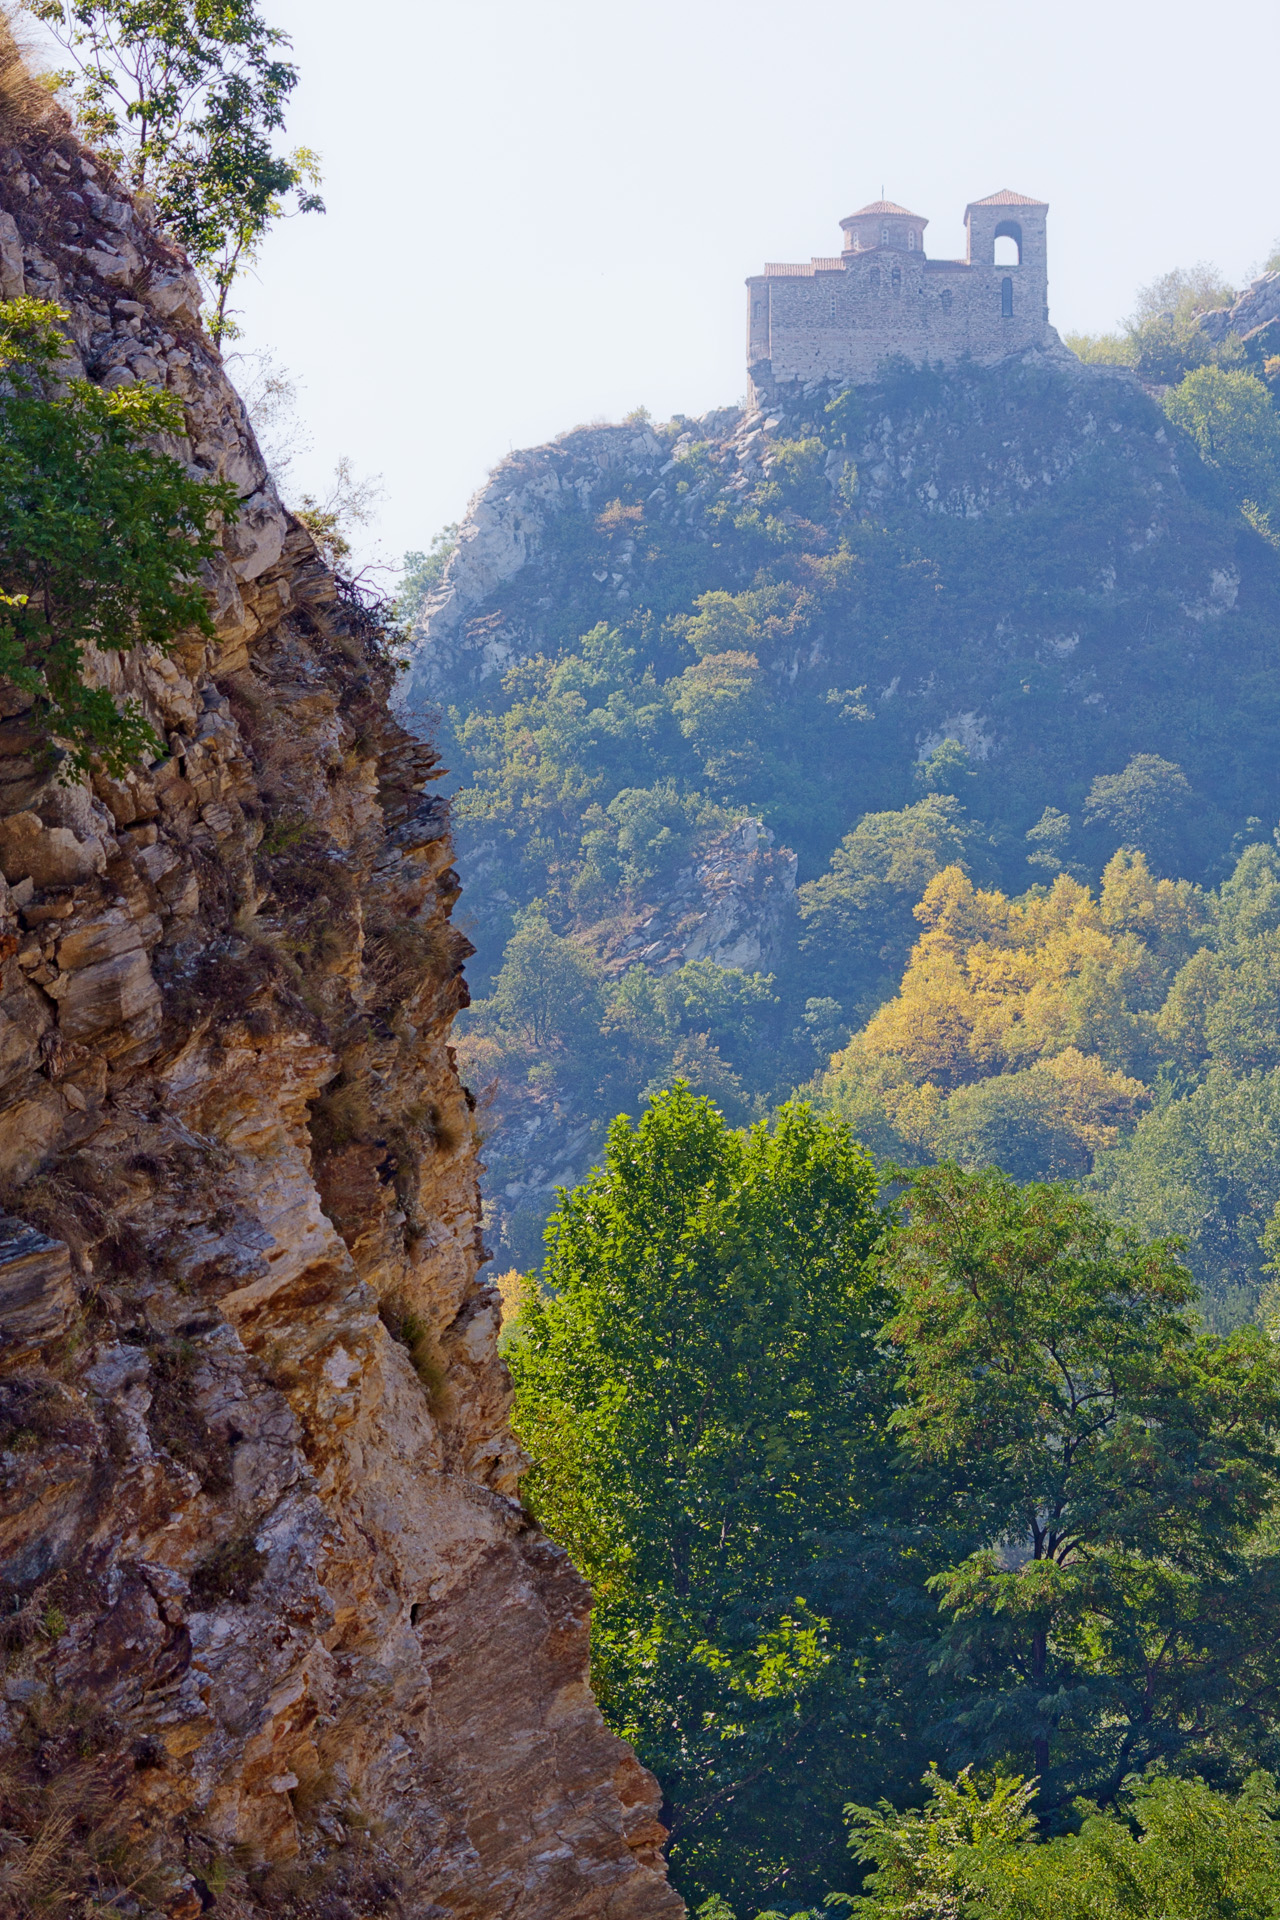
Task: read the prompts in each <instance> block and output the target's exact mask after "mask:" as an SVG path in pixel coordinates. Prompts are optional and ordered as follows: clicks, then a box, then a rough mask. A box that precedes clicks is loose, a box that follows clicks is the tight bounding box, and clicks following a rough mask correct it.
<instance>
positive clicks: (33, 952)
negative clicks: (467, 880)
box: [0, 120, 683, 1920]
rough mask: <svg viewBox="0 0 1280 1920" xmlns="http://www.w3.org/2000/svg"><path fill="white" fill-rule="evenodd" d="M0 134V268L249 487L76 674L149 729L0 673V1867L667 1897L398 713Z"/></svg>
mask: <svg viewBox="0 0 1280 1920" xmlns="http://www.w3.org/2000/svg"><path fill="white" fill-rule="evenodd" d="M9 140H10V144H9V145H8V147H7V148H5V149H4V150H3V151H0V201H2V202H3V207H4V213H3V216H0V274H2V275H3V279H2V280H0V290H3V291H4V292H6V293H9V294H12V293H14V292H16V291H18V290H19V289H20V288H21V287H25V288H26V290H28V291H31V292H36V293H39V294H41V295H42V296H45V297H48V298H51V299H56V300H58V301H59V302H60V303H61V304H62V305H63V306H64V307H65V308H66V310H67V311H68V313H69V316H70V321H69V325H70V331H71V334H72V337H73V342H74V348H75V352H76V354H77V356H78V359H79V363H80V366H81V367H82V368H83V370H84V371H85V372H86V373H87V374H88V375H89V377H91V378H92V379H95V380H98V381H102V382H112V383H117V384H118V383H121V382H131V381H147V382H152V383H155V384H163V385H165V386H167V387H168V388H170V389H171V390H172V391H173V392H175V393H176V394H178V395H179V396H180V398H181V400H182V402H183V406H184V409H185V418H186V440H185V442H184V443H183V444H182V446H181V448H180V452H181V455H182V457H183V458H184V459H185V460H186V461H187V462H188V463H189V465H190V466H191V467H192V468H193V469H196V470H198V471H200V472H204V473H208V474H211V475H218V476H220V477H223V478H228V479H230V480H231V481H232V482H233V483H234V485H235V487H236V489H237V491H238V492H239V495H240V497H241V501H242V511H241V513H240V516H239V518H238V520H237V521H236V523H235V525H234V526H232V527H230V528H229V529H228V530H227V533H226V537H225V543H224V544H225V553H224V557H223V560H222V561H221V562H220V564H219V565H218V566H217V568H216V569H214V570H213V572H212V574H211V577H210V581H209V587H210V595H211V604H212V605H213V606H214V608H215V610H216V620H217V639H216V642H214V643H212V644H206V643H205V641H204V640H203V639H201V638H199V637H198V636H197V637H194V638H192V640H191V641H190V643H189V644H183V645H179V646H178V647H176V648H175V649H174V651H173V652H172V654H171V655H170V656H169V657H167V658H159V657H149V658H130V659H128V660H126V662H125V664H124V666H123V668H122V669H121V671H120V674H119V678H118V680H117V682H116V684H117V685H118V686H119V688H120V690H121V691H127V692H130V693H132V694H134V695H135V696H136V697H137V698H138V699H139V700H140V701H141V702H142V704H143V707H144V709H145V711H146V713H147V714H148V716H149V718H150V719H151V722H152V724H153V726H154V727H155V728H156V731H157V732H158V733H159V735H160V736H161V737H162V738H163V739H164V741H165V742H166V751H165V753H164V755H163V757H161V758H159V759H157V760H155V761H154V762H153V763H152V764H150V765H149V766H147V767H146V768H140V769H138V770H137V771H136V772H134V773H132V774H130V775H129V776H128V777H127V778H122V779H112V778H107V777H105V776H104V777H100V778H98V779H97V780H95V782H94V783H93V785H92V786H89V785H87V784H85V783H79V784H77V783H75V782H73V783H71V784H69V785H68V784H61V783H60V782H59V780H58V779H57V778H56V777H53V775H52V774H51V772H50V769H49V768H48V766H47V765H46V764H45V763H44V762H43V761H42V758H41V755H40V752H39V750H38V742H37V741H36V738H35V736H34V734H33V732H32V730H31V727H30V725H29V721H28V717H27V714H26V713H25V712H24V711H23V708H22V705H21V703H20V702H19V701H16V700H11V701H10V702H9V703H8V705H7V706H6V707H4V708H3V709H2V710H0V870H2V872H3V880H2V881H0V955H2V956H3V961H2V967H0V1198H2V1200H3V1204H4V1207H5V1209H6V1213H5V1216H4V1217H3V1218H0V1581H2V1582H3V1587H2V1589H0V1601H2V1606H0V1614H2V1616H3V1619H2V1623H0V1635H2V1636H3V1639H4V1645H5V1648H6V1649H7V1660H6V1673H5V1678H4V1683H3V1703H2V1704H0V1801H2V1802H3V1804H2V1805H0V1901H2V1902H4V1903H5V1904H6V1905H7V1906H9V1907H11V1908H13V1910H15V1911H27V1910H29V1906H30V1902H31V1901H32V1900H34V1899H35V1898H36V1896H37V1894H38V1896H39V1899H40V1900H41V1901H42V1902H45V1903H46V1904H50V1905H51V1908H52V1906H56V1905H57V1903H58V1901H59V1900H60V1899H62V1898H64V1897H65V1898H66V1899H67V1900H68V1901H70V1900H72V1899H73V1898H79V1897H81V1896H84V1897H86V1898H88V1897H89V1896H90V1895H91V1896H92V1898H93V1899H94V1900H95V1901H96V1902H97V1903H99V1904H100V1905H111V1906H114V1907H115V1908H117V1909H119V1910H120V1911H122V1912H125V1913H133V1914H136V1913H138V1912H139V1911H140V1910H142V1911H146V1912H150V1911H153V1910H160V1911H164V1912H167V1913H168V1914H170V1915H172V1916H174V1920H178V1917H179V1916H181V1920H195V1916H197V1915H198V1914H199V1913H200V1912H201V1911H202V1910H214V1911H218V1912H221V1913H224V1914H226V1915H228V1916H236V1915H239V1914H248V1913H249V1912H251V1911H256V1910H258V1909H264V1910H266V1911H270V1912H281V1913H297V1914H306V1915H308V1916H316V1917H319V1916H333V1920H346V1917H347V1916H350V1915H354V1914H357V1913H358V1914H360V1915H372V1914H378V1913H403V1914H406V1915H421V1916H424V1917H425V1916H428V1915H444V1914H450V1915H456V1916H475V1920H480V1917H481V1916H485V1917H487V1916H510V1917H511V1920H553V1917H554V1920H568V1917H569V1916H583V1920H585V1917H586V1916H609V1920H632V1917H634V1920H641V1916H658V1915H672V1916H674V1915H676V1914H679V1913H680V1912H682V1911H683V1909H682V1907H681V1904H680V1902H679V1900H678V1899H677V1897H676V1896H675V1894H674V1893H672V1892H671V1891H670V1889H669V1888H668V1887H667V1885H666V1882H665V1878H664V1875H663V1868H662V1861H661V1856H660V1852H659V1848H660V1845H661V1842H662V1839H663V1832H662V1828H661V1827H660V1826H659V1824H658V1821H657V1809H658V1795H657V1789H656V1786H655V1784H654V1782H653V1780H652V1779H651V1778H650V1776H649V1775H648V1774H646V1773H645V1772H644V1771H643V1770H642V1769H641V1768H640V1767H639V1765H638V1764H637V1762H636V1761H635V1759H634V1758H633V1756H632V1755H631V1753H630V1752H629V1750H628V1749H627V1748H626V1747H625V1746H624V1745H623V1743H622V1742H621V1741H619V1740H617V1739H616V1738H615V1737H614V1736H613V1735H612V1734H610V1733H609V1732H608V1731H607V1729H606V1728H605V1726H604V1724H603V1722H602V1720H601V1718H600V1715H599V1713H598V1711H597V1709H596V1706H595V1704H594V1702H593V1700H592V1697H591V1694H590V1692H589V1689H588V1686H587V1682H586V1674H587V1635H588V1611H589V1610H588V1595H587V1592H586V1590H585V1588H584V1586H583V1584H582V1582H581V1581H580V1580H579V1579H578V1577H577V1576H576V1574H575V1573H574V1572H573V1570H572V1568H571V1567H570V1566H569V1565H568V1563H567V1561H566V1559H565V1557H564V1555H563V1553H561V1552H560V1550H559V1549H558V1548H556V1547H555V1546H554V1545H552V1544H551V1543H550V1542H548V1541H547V1540H546V1539H545V1538H544V1537H543V1536H542V1535H541V1534H539V1532H538V1531H537V1529H536V1528H535V1527H534V1526H532V1525H531V1523H530V1522H529V1520H528V1518H527V1517H526V1515H525V1514H524V1512H523V1510H522V1508H521V1506H520V1504H519V1501H518V1499H517V1497H516V1494H517V1485H518V1478H519V1474H520V1470H521V1466H522V1460H521V1456H520V1453H519V1450H518V1448H517V1447H516V1445H515V1443H514V1441H513V1439H512V1436H511V1433H510V1429H509V1427H508V1425H507V1408H508V1400H509V1390H508V1383H507V1379H506V1374H505V1370H504V1368H503V1367H502V1365H501V1362H500V1361H499V1359H498V1357H497V1353H496V1347H495V1341H496V1335H497V1327H498V1297H497V1294H496V1291H495V1290H494V1289H493V1288H492V1287H491V1286H489V1285H488V1284H487V1283H486V1282H485V1281H484V1280H482V1279H480V1278H479V1277H478V1269H479V1267H480V1265H481V1262H482V1259H483V1249H482V1247H481V1246H480V1242H479V1234H478V1201H477V1191H476V1175H477V1160H476V1136H475V1129H474V1124H473V1120H472V1114H471V1105H470V1100H469V1096H468V1094H467V1092H466V1090H465V1089H464V1088H463V1087H462V1086H461V1084H460V1083H459V1080H458V1077H457V1074H456V1072H455V1069H454V1064H453V1059H452V1055H451V1052H450V1049H449V1044H448V1042H449V1031H450V1023H451V1021H452V1019H453V1016H454V1014H455V1012H456V1010H457V1008H458V1007H459V1006H460V1005H463V1004H465V1000H466V989H465V986H464V985H463V980H462V973H461V968H462V963H463V960H464V958H465V956H466V953H467V951H468V949H467V946H466V943H465V941H463V939H462V938H461V936H460V935H459V934H457V933H456V932H455V931H454V930H453V929H452V927H451V925H450V913H451V909H452V907H453V904H454V901H455V900H456V898H457V895H458V891H459V882H458V879H457V876H456V874H455V873H454V870H453V866H452V849H451V843H450V837H449V824H448V810H447V807H446V806H445V805H444V804H443V803H442V802H441V801H439V800H438V799H435V798H433V797H431V794H430V792H429V783H430V782H431V780H432V779H433V778H434V777H435V776H436V775H437V774H438V772H439V769H438V768H437V767H436V765H435V756H434V754H433V752H432V750H431V749H430V747H429V746H427V745H424V744H423V743H421V742H419V741H416V740H414V739H412V738H411V737H410V736H409V735H408V734H407V733H406V732H405V731H404V730H403V729H402V728H401V727H400V726H399V725H397V724H396V722H395V721H394V720H393V719H392V718H391V715H390V712H389V708H388V692H389V688H390V684H391V679H392V674H391V669H390V666H389V664H388V661H387V659H386V656H385V654H384V651H383V648H382V645H381V641H380V637H379V633H378V630H377V628H376V625H375V624H374V623H373V622H372V621H371V620H370V618H369V616H368V615H367V613H366V612H365V610H364V609H363V608H362V606H361V604H360V602H359V600H358V598H356V597H355V596H354V595H353V594H352V593H351V592H350V591H347V590H344V589H343V588H342V587H341V586H340V585H339V583H337V582H336V581H335V580H334V578H333V577H332V576H331V575H330V574H329V573H328V572H327V571H326V570H325V568H324V567H323V566H322V565H321V564H320V562H319V560H318V558H317V555H316V552H315V549H314V547H313V545H312V543H311V541H310V538H309V537H308V535H307V534H306V533H305V531H304V530H303V529H302V528H301V527H299V526H298V525H297V524H296V523H295V522H293V521H291V520H290V518H289V516H288V515H287V514H286V513H285V511H284V510H283V508H282V507H281V505H280V502H279V500H278V498H277V496H276V493H275V490H274V488H273V486H272V483H271V480H270V477H269V475H268V473H267V471H266V469H265V466H264V464H263V461H262V459H261V456H260V454H259V452H258V449H257V446H256V443H255V441H254V437H253V434H252V432H251V430H250V427H249V424H248V422H247V420H246V418H245V414H244V409H243V407H242V406H241V404H240V402H239V400H238V398H237V396H236V395H235V393H234V391H233V390H232V388H231V387H230V386H229V385H228V383H227V381H226V379H225V377H224V375H223V372H222V368H221V365H220V362H219V359H218V355H217V353H216V352H215V351H214V350H213V349H212V348H211V346H210V345H209V343H208V342H207V341H206V340H205V339H204V338H203V336H202V335H201V333H200V331H199V326H198V321H197V308H198V291H197V289H196V287H195V284H194V282H193V281H192V278H191V276H190V274H189V272H188V271H187V269H186V265H185V263H184V262H183V260H182V259H181V258H180V257H179V256H178V255H177V254H176V253H175V252H174V250H173V249H172V247H170V246H169V245H168V244H167V243H166V242H165V241H164V239H163V238H162V237H160V236H158V235H157V234H156V233H154V232H153V231H152V230H151V229H150V228H149V227H148V226H147V224H146V222H145V220H144V219H143V218H142V217H141V216H140V215H139V214H138V212H137V211H136V210H135V209H134V208H133V207H132V206H131V205H130V203H129V201H128V200H127V198H126V197H125V196H124V195H122V194H121V193H120V192H119V191H118V189H117V188H116V186H115V185H114V183H113V182H112V181H111V180H110V179H109V178H108V177H106V176H105V174H104V173H103V172H102V170H101V169H99V168H95V166H94V165H93V164H91V162H90V161H89V160H88V159H87V158H86V156H85V155H84V154H83V153H82V152H81V151H79V150H78V149H77V147H76V145H75V143H74V142H73V140H72V139H71V138H70V137H69V136H68V134H67V133H66V131H65V129H64V128H62V127H61V126H60V125H59V124H58V123H57V122H56V121H55V120H49V121H46V122H45V123H44V124H43V125H39V126H34V127H28V128H26V129H25V130H24V131H23V132H22V133H21V134H20V135H16V134H12V133H11V134H10V135H9ZM103 672H104V674H105V673H106V672H107V669H106V668H105V667H104V669H103ZM42 1910H43V1909H42Z"/></svg>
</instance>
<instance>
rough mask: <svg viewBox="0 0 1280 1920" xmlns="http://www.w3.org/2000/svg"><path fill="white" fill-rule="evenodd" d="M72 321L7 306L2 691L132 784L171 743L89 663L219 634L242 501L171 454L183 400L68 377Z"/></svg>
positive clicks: (51, 311) (0, 427)
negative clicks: (212, 592) (134, 768)
mask: <svg viewBox="0 0 1280 1920" xmlns="http://www.w3.org/2000/svg"><path fill="white" fill-rule="evenodd" d="M65 321H66V315H65V314H64V313H62V311H61V310H60V309H59V308H57V307H55V306H51V305H49V304H48V303H47V302H44V301H39V300H30V299H21V300H11V301H5V302H2V303H0V381H2V383H3V390H0V678H3V679H5V680H8V681H9V682H10V683H11V685H12V686H14V687H15V688H17V690H18V691H19V693H20V694H22V695H25V696H26V697H27V698H29V699H30V700H32V701H33V702H34V717H35V719H36V721H37V723H38V725H39V726H40V727H41V728H42V729H43V731H44V732H45V733H46V734H47V735H48V736H49V737H50V738H52V739H56V740H58V741H61V742H64V743H66V745H67V746H68V747H69V748H70V749H71V759H72V764H73V765H75V766H76V767H78V768H82V769H83V768H87V767H88V766H89V765H90V764H91V763H92V761H93V760H95V759H99V760H101V761H102V762H103V764H104V765H105V766H106V767H108V768H109V769H110V770H111V771H113V772H118V771H120V769H121V768H122V767H123V766H124V765H125V764H126V763H127V762H129V761H130V760H132V759H134V758H136V756H137V754H138V753H139V752H140V751H141V749H142V748H143V747H147V746H150V747H154V748H159V747H160V743H159V741H158V740H157V739H156V737H155V735H154V734H153V733H152V731H151V729H150V728H149V727H148V726H147V724H146V722H145V720H144V719H143V717H142V713H141V710H140V708H139V707H138V705H137V703H136V702H135V701H125V702H119V701H117V700H116V699H115V698H114V697H113V696H112V694H111V693H110V692H109V691H108V689H107V687H106V686H104V685H103V684H102V680H103V678H105V676H104V675H102V674H100V673H94V674H92V676H91V670H90V665H89V663H90V661H91V659H92V657H93V656H94V655H95V654H97V655H111V654H120V653H127V652H128V651H129V650H130V649H132V648H134V647H138V646H152V647H159V648H162V649H163V648H165V647H167V646H168V645H169V644H170V643H171V642H172V641H173V640H175V639H176V638H177V636H178V635H179V634H180V633H181V632H182V631H183V630H184V629H188V630H194V631H195V632H197V633H202V634H209V635H211V634H212V632H213V624H212V621H211V619H210V616H209V611H208V606H207V603H206V593H205V587H204V584H203V582H202V580H201V578H200V569H201V567H202V565H203V564H204V563H206V562H208V561H210V560H212V558H213V556H214V554H215V553H216V552H218V551H219V541H218V535H217V532H216V530H215V521H216V517H217V516H218V515H222V516H224V517H226V518H231V517H232V516H234V514H235V513H236V511H237V507H238V503H237V496H236V492H235V489H234V488H233V487H231V486H229V485H226V484H224V483H222V482H220V481H212V480H194V479H192V478H191V476H190V474H189V473H188V472H187V470H186V468H185V467H184V466H183V465H182V463H181V461H179V460H177V459H176V458H175V457H174V456H173V455H172V454H170V453H164V452H158V451H156V449H155V446H154V441H155V440H156V439H157V438H158V437H161V436H173V437H177V436H179V435H180V434H181V433H182V432H183V419H182V410H181V407H180V406H179V404H178V402H177V400H176V399H175V398H174V397H173V396H172V395H170V394H167V393H157V392H156V391H155V390H154V389H152V388H150V387H146V386H132V387H114V388H112V389H111V390H110V391H106V390H104V389H103V388H101V387H96V386H94V385H93V384H92V383H91V382H90V381H87V380H80V379H67V378H66V377H65V373H66V367H65V356H66V354H67V342H66V340H65V338H64V336H63V334H62V333H61V332H60V330H59V329H60V327H61V326H62V325H63V324H64V323H65Z"/></svg>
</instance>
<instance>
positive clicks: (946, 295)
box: [942, 287, 955, 313]
mask: <svg viewBox="0 0 1280 1920" xmlns="http://www.w3.org/2000/svg"><path fill="white" fill-rule="evenodd" d="M954 297H955V296H954V295H953V294H952V291H951V289H950V287H944V288H943V289H942V311H943V312H944V313H950V311H951V302H952V300H953V299H954Z"/></svg>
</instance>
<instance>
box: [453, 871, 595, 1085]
mask: <svg viewBox="0 0 1280 1920" xmlns="http://www.w3.org/2000/svg"><path fill="white" fill-rule="evenodd" d="M601 986H602V981H601V974H600V968H599V964H598V962H597V961H596V960H595V957H594V956H593V955H592V954H590V953H588V952H587V951H586V949H585V948H583V947H580V946H579V945H578V944H577V943H576V942H575V941H573V940H566V939H565V938H564V937H563V936H562V935H561V934H558V933H556V931H555V930H554V928H553V927H552V926H551V923H550V921H549V920H548V919H547V915H546V909H545V908H544V906H543V904H542V902H541V901H540V900H535V901H533V902H532V904H531V905H530V906H528V907H527V908H525V910H524V911H523V913H521V914H519V915H518V916H517V920H516V930H515V932H514V933H513V934H512V936H511V939H510V940H509V941H508V942H507V950H506V953H505V955H504V956H503V962H502V971H501V972H500V973H499V975H498V978H497V980H496V982H495V984H494V989H493V992H492V994H491V995H490V996H489V998H488V1000H486V1001H480V1002H478V1003H477V1005H476V1009H475V1012H476V1015H477V1017H478V1019H479V1020H480V1021H481V1023H482V1024H489V1025H494V1026H497V1027H498V1028H499V1029H500V1030H501V1031H502V1032H503V1033H505V1034H506V1035H508V1036H509V1037H510V1038H511V1039H513V1040H515V1041H516V1042H517V1043H518V1044H519V1045H521V1046H522V1047H524V1048H525V1049H527V1050H528V1052H529V1053H530V1054H531V1055H535V1056H540V1057H543V1056H546V1055H548V1054H555V1053H557V1052H559V1053H576V1052H581V1051H588V1052H589V1051H591V1050H592V1049H593V1048H594V1046H595V1045H596V1043H597V1037H598V1029H599V1025H600V1016H601V1013H602V1012H603V996H602V992H601Z"/></svg>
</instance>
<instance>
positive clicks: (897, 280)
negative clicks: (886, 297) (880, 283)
mask: <svg viewBox="0 0 1280 1920" xmlns="http://www.w3.org/2000/svg"><path fill="white" fill-rule="evenodd" d="M889 277H890V279H891V280H892V282H893V290H894V292H895V293H901V292H902V268H901V267H895V268H894V270H893V272H892V274H891V275H890V276H889Z"/></svg>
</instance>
